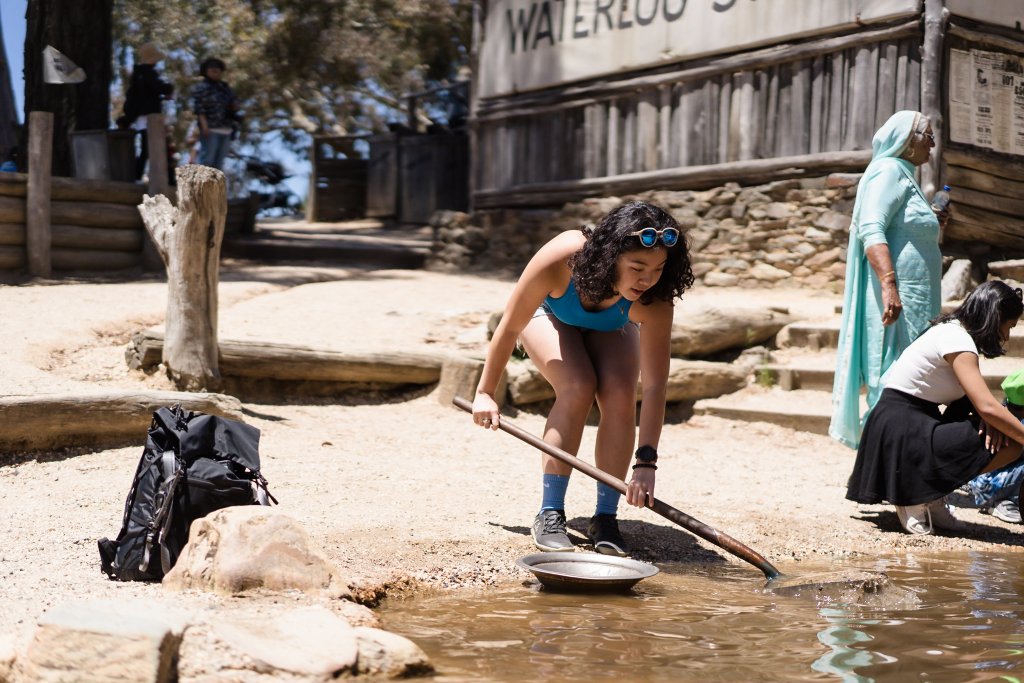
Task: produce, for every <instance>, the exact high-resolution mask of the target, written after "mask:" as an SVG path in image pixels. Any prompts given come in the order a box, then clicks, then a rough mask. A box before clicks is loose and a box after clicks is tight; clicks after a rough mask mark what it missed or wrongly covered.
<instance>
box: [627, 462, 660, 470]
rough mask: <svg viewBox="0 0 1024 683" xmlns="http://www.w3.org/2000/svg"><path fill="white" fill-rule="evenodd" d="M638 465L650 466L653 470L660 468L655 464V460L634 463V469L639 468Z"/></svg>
mask: <svg viewBox="0 0 1024 683" xmlns="http://www.w3.org/2000/svg"><path fill="white" fill-rule="evenodd" d="M638 467H647V468H650V469H652V470H656V469H658V466H657V465H655V464H654V463H653V462H638V463H636V464H635V465H633V469H634V470H635V469H636V468H638Z"/></svg>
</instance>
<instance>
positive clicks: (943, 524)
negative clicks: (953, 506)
mask: <svg viewBox="0 0 1024 683" xmlns="http://www.w3.org/2000/svg"><path fill="white" fill-rule="evenodd" d="M926 505H927V508H928V518H929V519H930V520H931V523H932V528H933V529H945V530H947V531H963V530H964V529H965V528H966V525H965V524H964V522H963V521H962V520H959V519H957V518H956V517H954V516H953V513H952V512H950V510H949V508H948V507H946V501H945V500H943V499H942V498H939V499H937V500H933V501H932V502H930V503H927V504H926Z"/></svg>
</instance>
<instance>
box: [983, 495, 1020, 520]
mask: <svg viewBox="0 0 1024 683" xmlns="http://www.w3.org/2000/svg"><path fill="white" fill-rule="evenodd" d="M981 512H983V513H984V514H986V515H992V516H993V517H995V518H996V519H1001V520H1002V521H1004V522H1009V523H1010V524H1020V522H1021V517H1020V508H1019V507H1018V506H1017V501H1015V500H1013V499H1012V498H1007V499H1006V500H1001V501H999V502H998V503H997V504H996V506H995V507H993V508H985V509H983V510H982V511H981Z"/></svg>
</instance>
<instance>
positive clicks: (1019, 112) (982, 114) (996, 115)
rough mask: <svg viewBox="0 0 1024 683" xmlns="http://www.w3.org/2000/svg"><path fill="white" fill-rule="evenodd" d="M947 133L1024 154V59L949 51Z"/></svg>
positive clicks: (955, 139) (960, 139) (966, 141)
mask: <svg viewBox="0 0 1024 683" xmlns="http://www.w3.org/2000/svg"><path fill="white" fill-rule="evenodd" d="M948 92H949V137H950V140H952V141H953V142H962V143H964V144H968V145H974V146H976V147H985V148H987V149H991V150H993V151H996V152H1002V153H1004V154H1018V155H1024V57H1021V56H1018V55H1012V54H1008V53H1004V52H989V51H985V50H970V51H967V50H950V54H949V83H948Z"/></svg>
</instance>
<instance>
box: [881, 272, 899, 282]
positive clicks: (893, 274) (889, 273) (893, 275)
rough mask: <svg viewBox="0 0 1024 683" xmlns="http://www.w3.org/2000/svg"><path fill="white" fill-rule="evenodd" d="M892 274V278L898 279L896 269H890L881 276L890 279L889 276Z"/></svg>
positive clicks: (882, 278)
mask: <svg viewBox="0 0 1024 683" xmlns="http://www.w3.org/2000/svg"><path fill="white" fill-rule="evenodd" d="M890 275H892V279H893V280H895V279H896V271H895V270H890V271H889V272H888V273H886V274H885V275H883V276H882V277H881V278H880V279H881V280H886V279H888V278H889V276H890Z"/></svg>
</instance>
